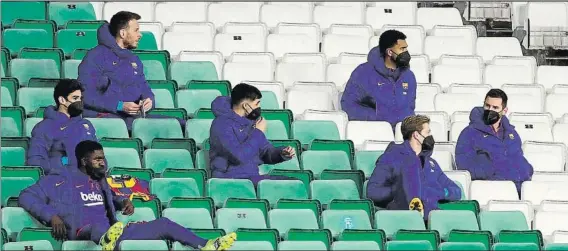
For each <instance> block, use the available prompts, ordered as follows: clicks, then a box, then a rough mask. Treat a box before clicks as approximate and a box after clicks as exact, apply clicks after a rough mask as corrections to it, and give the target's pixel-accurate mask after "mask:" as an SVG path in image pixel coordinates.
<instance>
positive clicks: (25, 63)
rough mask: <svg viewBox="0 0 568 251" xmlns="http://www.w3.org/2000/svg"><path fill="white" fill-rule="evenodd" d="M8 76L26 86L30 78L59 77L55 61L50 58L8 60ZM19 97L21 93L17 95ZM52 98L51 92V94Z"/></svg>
mask: <svg viewBox="0 0 568 251" xmlns="http://www.w3.org/2000/svg"><path fill="white" fill-rule="evenodd" d="M10 76H12V77H14V78H17V79H18V81H19V83H20V84H21V85H22V86H27V85H28V82H29V81H30V79H31V78H59V77H60V75H59V67H58V66H57V62H55V61H53V60H51V59H26V58H16V59H12V60H11V61H10ZM18 97H19V98H21V97H22V96H21V95H18ZM51 99H53V93H52V94H51Z"/></svg>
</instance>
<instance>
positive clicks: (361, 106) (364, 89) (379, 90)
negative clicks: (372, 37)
mask: <svg viewBox="0 0 568 251" xmlns="http://www.w3.org/2000/svg"><path fill="white" fill-rule="evenodd" d="M407 47H408V44H407V43H406V35H404V34H403V33H402V32H400V31H397V30H387V31H385V32H383V34H381V37H380V38H379V45H378V46H377V47H375V48H373V49H371V51H370V52H369V55H368V57H367V62H366V63H363V64H361V65H359V66H358V67H357V68H356V69H355V70H354V71H353V73H351V77H350V78H349V81H347V84H346V85H345V92H344V93H343V96H342V97H341V108H342V109H343V110H344V111H345V112H346V113H347V115H348V116H349V120H362V121H387V122H389V123H390V124H391V125H392V126H393V128H394V127H395V125H396V124H397V123H398V122H401V121H402V120H403V119H404V118H406V117H407V116H410V115H414V108H415V106H416V77H415V76H414V73H413V72H412V71H411V70H410V68H409V67H410V53H409V52H408V50H407Z"/></svg>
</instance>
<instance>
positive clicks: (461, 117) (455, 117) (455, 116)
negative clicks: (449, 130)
mask: <svg viewBox="0 0 568 251" xmlns="http://www.w3.org/2000/svg"><path fill="white" fill-rule="evenodd" d="M470 113H471V111H469V112H454V113H452V115H451V121H452V123H453V122H467V123H469V115H470Z"/></svg>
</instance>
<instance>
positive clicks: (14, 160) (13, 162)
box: [0, 147, 26, 166]
mask: <svg viewBox="0 0 568 251" xmlns="http://www.w3.org/2000/svg"><path fill="white" fill-rule="evenodd" d="M0 150H2V159H3V161H2V166H23V165H24V164H25V163H26V150H25V149H24V148H23V147H2V149H0Z"/></svg>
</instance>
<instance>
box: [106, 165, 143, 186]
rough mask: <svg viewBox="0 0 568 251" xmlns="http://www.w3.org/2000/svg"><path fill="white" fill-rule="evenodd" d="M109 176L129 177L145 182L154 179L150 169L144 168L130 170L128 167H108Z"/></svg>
mask: <svg viewBox="0 0 568 251" xmlns="http://www.w3.org/2000/svg"><path fill="white" fill-rule="evenodd" d="M109 173H110V175H117V176H121V175H130V176H131V177H136V178H139V179H143V180H146V181H148V182H149V181H150V180H151V179H153V178H154V172H153V171H152V170H150V169H145V168H130V167H110V171H109Z"/></svg>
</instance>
